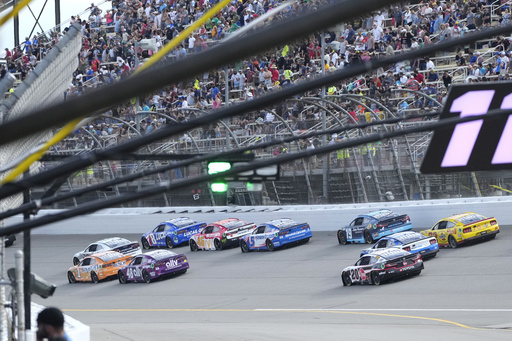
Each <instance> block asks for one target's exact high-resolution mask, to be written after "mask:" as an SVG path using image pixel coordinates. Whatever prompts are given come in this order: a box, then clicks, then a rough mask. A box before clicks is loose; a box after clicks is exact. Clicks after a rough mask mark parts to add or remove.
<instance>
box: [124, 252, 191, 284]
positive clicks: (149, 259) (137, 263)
mask: <svg viewBox="0 0 512 341" xmlns="http://www.w3.org/2000/svg"><path fill="white" fill-rule="evenodd" d="M188 267H189V266H188V260H187V256H185V255H183V254H177V253H175V252H172V251H169V250H153V251H149V252H147V253H144V254H142V255H139V256H136V257H134V258H133V259H132V260H131V262H130V263H129V264H128V265H126V266H124V267H122V268H121V269H119V271H118V272H117V277H118V278H119V283H121V284H126V283H128V282H146V283H150V282H151V281H153V280H155V279H158V278H160V277H164V276H167V275H172V274H176V273H185V272H187V269H188Z"/></svg>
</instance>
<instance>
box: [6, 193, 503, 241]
mask: <svg viewBox="0 0 512 341" xmlns="http://www.w3.org/2000/svg"><path fill="white" fill-rule="evenodd" d="M511 204H512V196H503V197H502V196H496V197H482V198H457V199H438V200H423V201H391V202H386V203H368V204H348V205H297V206H215V207H212V206H203V207H199V206H191V207H146V208H144V207H143V208H108V209H104V210H102V211H98V212H96V213H94V214H90V215H87V216H83V217H77V218H73V219H71V220H66V221H63V222H59V223H54V224H52V225H50V226H45V227H42V228H38V229H35V230H33V233H34V234H45V235H48V234H54V235H59V234H81V235H84V234H91V235H92V234H105V227H107V226H108V231H109V233H108V234H109V235H125V234H131V233H134V234H142V233H145V232H147V231H149V230H150V229H152V228H154V227H155V226H157V224H159V223H160V222H162V221H166V220H169V219H171V218H176V217H185V216H186V217H190V218H192V219H196V220H200V221H206V222H213V221H217V220H220V219H225V218H230V217H236V218H239V219H242V220H245V221H248V222H256V223H262V222H265V221H269V220H272V219H279V218H291V219H295V220H299V221H305V222H308V223H309V224H310V225H311V228H312V230H313V231H336V230H337V229H339V228H340V227H342V225H343V226H344V225H348V224H349V223H350V222H351V221H352V220H353V219H354V218H355V217H356V216H357V215H359V214H363V213H367V212H370V211H375V210H378V209H390V210H392V211H395V212H398V213H404V214H408V215H409V216H410V217H411V221H412V224H413V226H414V228H415V229H425V228H429V227H431V226H433V225H434V224H435V223H436V222H437V221H438V220H439V219H441V218H444V217H447V216H450V215H452V214H456V213H461V212H468V211H469V212H477V213H480V214H482V215H484V216H486V217H495V218H496V219H497V220H498V223H499V224H500V226H504V225H512V211H511V210H510V205H511ZM58 212H60V210H41V211H40V212H39V214H38V216H37V217H36V218H38V217H40V216H42V215H48V214H54V213H58ZM21 221H22V217H21V216H16V217H13V218H11V219H9V224H14V223H18V222H21Z"/></svg>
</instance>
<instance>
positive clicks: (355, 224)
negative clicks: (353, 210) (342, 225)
mask: <svg viewBox="0 0 512 341" xmlns="http://www.w3.org/2000/svg"><path fill="white" fill-rule="evenodd" d="M363 219H364V218H363V217H359V218H356V219H354V221H353V222H351V223H350V226H357V225H362V224H363Z"/></svg>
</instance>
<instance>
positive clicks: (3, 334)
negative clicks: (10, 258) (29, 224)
mask: <svg viewBox="0 0 512 341" xmlns="http://www.w3.org/2000/svg"><path fill="white" fill-rule="evenodd" d="M2 206H3V205H2ZM2 208H3V207H2ZM4 225H5V220H0V226H1V227H2V228H3V227H4ZM4 271H5V237H0V282H3V281H4V279H5V277H4ZM5 301H6V298H5V285H0V304H2V305H3V304H5V303H6V302H5ZM7 330H8V328H7V313H6V311H5V309H0V341H5V340H7V337H8V336H9V334H8V333H7Z"/></svg>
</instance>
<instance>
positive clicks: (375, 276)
mask: <svg viewBox="0 0 512 341" xmlns="http://www.w3.org/2000/svg"><path fill="white" fill-rule="evenodd" d="M371 276H372V283H373V284H374V285H380V283H381V280H380V276H379V275H378V274H377V273H376V272H372V274H371Z"/></svg>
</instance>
